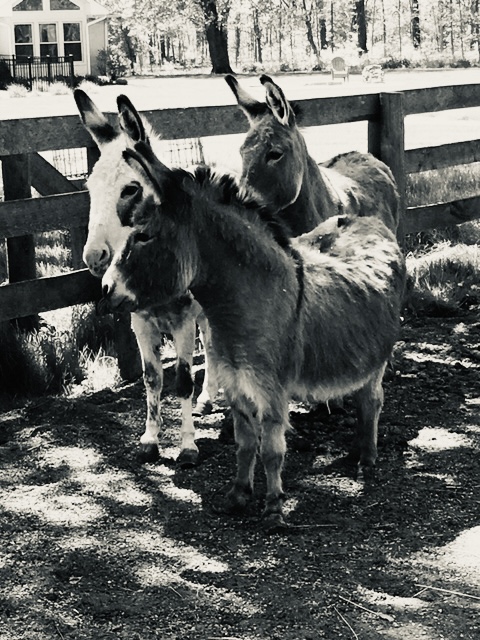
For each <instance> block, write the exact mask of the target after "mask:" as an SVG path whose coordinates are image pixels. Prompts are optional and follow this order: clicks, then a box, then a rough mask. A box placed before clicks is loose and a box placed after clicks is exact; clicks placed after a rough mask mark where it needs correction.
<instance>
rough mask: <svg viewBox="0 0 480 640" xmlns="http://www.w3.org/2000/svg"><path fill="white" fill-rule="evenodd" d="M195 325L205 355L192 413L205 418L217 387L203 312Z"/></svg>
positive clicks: (208, 333) (209, 410) (208, 330)
mask: <svg viewBox="0 0 480 640" xmlns="http://www.w3.org/2000/svg"><path fill="white" fill-rule="evenodd" d="M197 324H198V326H199V328H200V337H201V341H202V344H203V349H204V354H205V355H204V358H205V376H204V379H203V385H202V391H201V392H200V394H199V396H198V398H197V403H196V406H195V410H194V413H195V414H196V415H203V416H206V415H208V414H209V413H211V412H212V408H213V407H212V402H213V400H214V398H215V396H216V395H217V391H218V385H217V378H216V375H215V371H214V367H213V358H210V355H209V354H210V352H211V350H212V338H211V332H210V327H209V325H208V321H207V319H206V317H205V314H204V313H203V311H201V312H200V313H199V315H198V317H197Z"/></svg>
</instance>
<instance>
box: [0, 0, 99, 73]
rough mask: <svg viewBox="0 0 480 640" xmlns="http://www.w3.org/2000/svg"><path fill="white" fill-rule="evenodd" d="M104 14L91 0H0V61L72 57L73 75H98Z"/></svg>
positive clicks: (93, 0)
mask: <svg viewBox="0 0 480 640" xmlns="http://www.w3.org/2000/svg"><path fill="white" fill-rule="evenodd" d="M108 13H109V12H108V10H107V9H106V8H105V7H102V5H100V4H99V3H98V2H95V0H0V58H1V57H3V56H8V57H10V58H11V57H12V56H15V57H16V59H17V60H18V61H19V62H21V61H22V59H23V60H26V59H27V58H28V57H35V58H45V57H46V56H50V59H52V60H55V59H57V58H60V59H62V58H63V56H69V55H72V56H73V60H74V70H75V74H77V75H86V74H98V73H100V72H101V70H100V69H99V68H98V52H99V51H101V50H103V49H106V47H107V16H108Z"/></svg>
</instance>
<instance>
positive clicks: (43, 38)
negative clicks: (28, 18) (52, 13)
mask: <svg viewBox="0 0 480 640" xmlns="http://www.w3.org/2000/svg"><path fill="white" fill-rule="evenodd" d="M40 56H41V57H42V58H44V57H45V56H50V57H51V58H57V57H58V41H57V25H56V24H41V25H40Z"/></svg>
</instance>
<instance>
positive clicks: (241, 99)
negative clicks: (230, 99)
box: [225, 75, 267, 122]
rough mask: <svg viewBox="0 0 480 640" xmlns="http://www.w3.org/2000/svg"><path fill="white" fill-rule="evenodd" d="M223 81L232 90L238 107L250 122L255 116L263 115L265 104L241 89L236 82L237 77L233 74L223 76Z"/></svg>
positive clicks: (265, 108) (265, 109)
mask: <svg viewBox="0 0 480 640" xmlns="http://www.w3.org/2000/svg"><path fill="white" fill-rule="evenodd" d="M225 82H226V83H227V84H228V86H229V87H230V89H231V90H232V91H233V95H234V96H235V98H236V99H237V102H238V105H239V107H240V108H241V109H242V111H243V112H244V113H245V115H246V116H247V118H248V119H249V121H250V122H253V121H254V120H255V118H258V117H259V116H262V115H264V114H265V113H266V112H267V105H266V104H265V103H264V102H259V101H258V100H255V98H252V96H251V95H250V94H249V93H247V92H246V91H245V89H242V87H241V86H240V85H239V84H238V82H237V79H236V78H234V77H233V76H230V75H228V76H225Z"/></svg>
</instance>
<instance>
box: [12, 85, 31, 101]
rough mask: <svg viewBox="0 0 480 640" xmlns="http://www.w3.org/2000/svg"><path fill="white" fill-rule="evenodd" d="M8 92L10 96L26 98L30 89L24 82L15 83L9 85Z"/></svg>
mask: <svg viewBox="0 0 480 640" xmlns="http://www.w3.org/2000/svg"><path fill="white" fill-rule="evenodd" d="M7 93H8V97H9V98H26V97H27V95H28V89H27V87H25V86H24V85H23V84H18V83H15V84H10V85H9V86H8V87H7Z"/></svg>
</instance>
